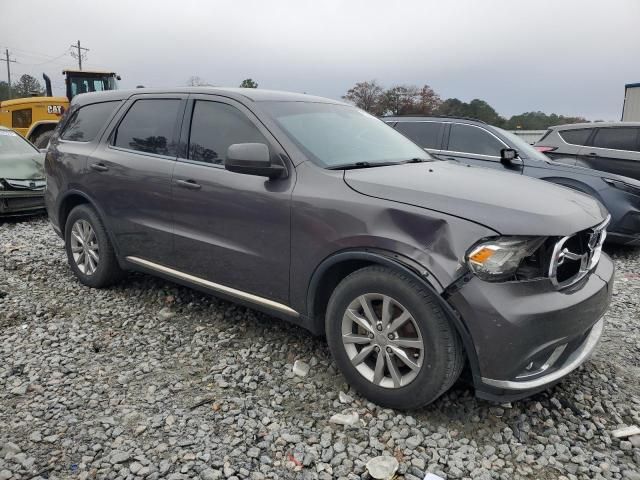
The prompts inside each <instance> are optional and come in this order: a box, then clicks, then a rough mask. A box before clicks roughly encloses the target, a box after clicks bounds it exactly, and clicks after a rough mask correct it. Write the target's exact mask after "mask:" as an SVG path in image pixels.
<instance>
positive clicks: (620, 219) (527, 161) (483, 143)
mask: <svg viewBox="0 0 640 480" xmlns="http://www.w3.org/2000/svg"><path fill="white" fill-rule="evenodd" d="M383 120H384V121H385V122H386V123H388V124H389V125H391V126H393V127H394V128H395V129H396V130H398V131H399V132H402V133H403V134H404V135H406V136H407V137H409V138H410V139H411V140H413V141H414V142H416V143H417V144H418V145H420V146H421V147H423V148H424V149H425V150H427V151H428V152H429V153H431V154H433V155H435V156H436V157H438V158H440V159H442V160H448V161H451V162H456V163H460V164H463V165H478V166H482V167H488V168H494V169H497V170H502V171H505V172H511V173H516V174H522V175H527V176H530V177H535V178H539V179H542V180H547V181H549V182H553V183H556V184H558V185H563V186H565V187H569V188H572V189H574V190H578V191H581V192H584V193H586V194H589V195H591V196H593V197H595V198H597V199H598V200H599V201H600V202H602V203H603V204H604V206H605V207H606V208H607V210H609V212H610V213H611V223H610V224H609V227H608V231H609V232H608V235H607V239H608V240H609V241H611V242H614V243H619V244H627V245H640V181H638V180H634V179H632V178H627V177H622V176H619V175H616V174H612V173H608V172H601V171H597V170H593V169H589V168H581V167H579V166H574V165H571V164H567V163H559V162H555V161H550V159H549V158H548V157H546V156H545V155H544V154H542V153H540V152H539V151H538V150H536V149H535V148H534V147H532V146H531V145H529V144H528V143H526V142H525V141H524V140H522V139H521V138H520V137H518V136H516V135H514V134H512V133H510V132H507V131H506V130H503V129H501V128H498V127H494V126H492V125H488V124H486V123H484V122H482V121H478V120H473V119H467V118H450V117H385V118H384V119H383ZM505 150H506V151H505ZM505 154H506V155H507V156H509V155H510V157H508V158H507V157H505ZM567 162H568V163H574V162H570V161H567ZM638 165H640V163H638ZM505 181H508V180H507V179H506V180H505ZM541 201H542V199H541Z"/></svg>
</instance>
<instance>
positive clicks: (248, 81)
mask: <svg viewBox="0 0 640 480" xmlns="http://www.w3.org/2000/svg"><path fill="white" fill-rule="evenodd" d="M240 88H258V83H257V82H254V81H253V79H251V78H245V79H244V80H242V83H241V84H240Z"/></svg>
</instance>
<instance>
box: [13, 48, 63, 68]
mask: <svg viewBox="0 0 640 480" xmlns="http://www.w3.org/2000/svg"><path fill="white" fill-rule="evenodd" d="M68 54H69V52H63V53H61V54H60V55H58V56H57V57H53V58H52V59H51V60H46V61H44V62H39V63H24V62H18V63H19V64H20V65H28V66H31V67H37V66H39V65H46V64H47V63H60V64H61V62H56V60H59V59H60V58H62V57H64V56H65V55H68Z"/></svg>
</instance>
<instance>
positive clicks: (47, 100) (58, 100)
mask: <svg viewBox="0 0 640 480" xmlns="http://www.w3.org/2000/svg"><path fill="white" fill-rule="evenodd" d="M68 102H69V100H68V99H67V97H23V98H12V99H11V100H4V101H2V102H0V105H2V106H3V107H11V106H13V105H22V104H25V103H68Z"/></svg>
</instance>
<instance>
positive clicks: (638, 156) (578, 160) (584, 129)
mask: <svg viewBox="0 0 640 480" xmlns="http://www.w3.org/2000/svg"><path fill="white" fill-rule="evenodd" d="M535 147H536V149H538V151H540V152H542V153H544V154H545V155H547V156H548V157H549V158H551V159H553V160H555V161H557V162H562V163H567V164H569V165H577V166H580V167H587V168H592V169H594V170H600V171H603V172H610V173H615V174H618V175H622V176H625V177H630V178H635V179H636V180H640V122H609V123H605V122H598V123H576V124H573V125H560V126H557V127H551V128H550V129H548V130H547V132H546V133H545V134H544V136H543V137H542V138H541V139H540V140H538V141H537V142H536V143H535Z"/></svg>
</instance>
